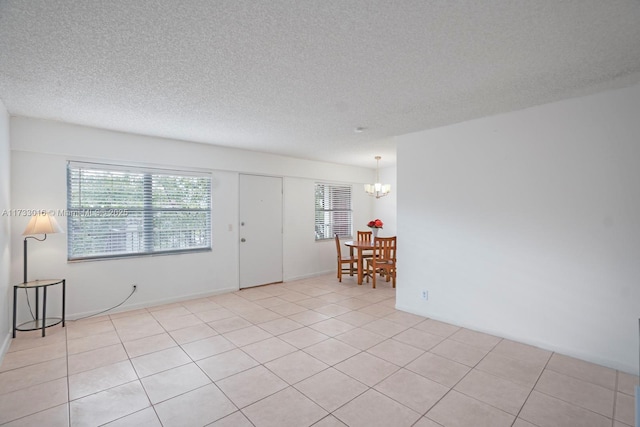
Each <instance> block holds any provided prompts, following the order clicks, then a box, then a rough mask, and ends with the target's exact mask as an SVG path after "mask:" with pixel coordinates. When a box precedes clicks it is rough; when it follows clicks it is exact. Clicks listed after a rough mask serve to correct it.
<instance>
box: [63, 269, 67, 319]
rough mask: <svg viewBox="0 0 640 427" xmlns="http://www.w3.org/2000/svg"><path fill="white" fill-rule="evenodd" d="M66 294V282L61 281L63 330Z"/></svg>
mask: <svg viewBox="0 0 640 427" xmlns="http://www.w3.org/2000/svg"><path fill="white" fill-rule="evenodd" d="M66 293H67V281H66V280H62V327H63V328H64V317H65V315H64V313H65V308H66V307H65V306H66V303H65V302H66V301H67V298H66Z"/></svg>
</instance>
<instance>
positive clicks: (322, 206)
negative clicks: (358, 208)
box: [315, 183, 352, 240]
mask: <svg viewBox="0 0 640 427" xmlns="http://www.w3.org/2000/svg"><path fill="white" fill-rule="evenodd" d="M315 201H316V223H315V227H316V240H323V239H333V238H334V235H335V233H338V236H339V237H350V236H351V235H352V225H351V223H352V221H351V216H352V214H351V186H350V185H337V184H324V183H316V197H315Z"/></svg>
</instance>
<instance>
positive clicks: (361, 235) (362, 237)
mask: <svg viewBox="0 0 640 427" xmlns="http://www.w3.org/2000/svg"><path fill="white" fill-rule="evenodd" d="M372 234H373V233H372V232H371V231H358V232H357V234H356V237H357V238H358V241H360V242H370V241H371V236H372ZM372 256H373V250H366V249H365V250H363V251H362V260H363V262H364V260H365V259H367V258H371V257H372Z"/></svg>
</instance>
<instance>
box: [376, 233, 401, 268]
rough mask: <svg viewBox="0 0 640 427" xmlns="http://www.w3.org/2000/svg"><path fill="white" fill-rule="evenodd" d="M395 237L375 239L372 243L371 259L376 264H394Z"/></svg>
mask: <svg viewBox="0 0 640 427" xmlns="http://www.w3.org/2000/svg"><path fill="white" fill-rule="evenodd" d="M396 241H397V239H396V236H393V237H376V239H375V240H374V242H373V257H374V259H375V260H376V263H377V262H380V261H382V262H388V261H392V262H394V263H395V262H396Z"/></svg>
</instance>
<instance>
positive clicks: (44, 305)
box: [42, 286, 47, 338]
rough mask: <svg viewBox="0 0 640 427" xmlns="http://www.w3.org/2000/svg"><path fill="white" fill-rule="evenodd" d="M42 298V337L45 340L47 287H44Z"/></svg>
mask: <svg viewBox="0 0 640 427" xmlns="http://www.w3.org/2000/svg"><path fill="white" fill-rule="evenodd" d="M43 292H44V294H43V298H42V337H43V338H44V331H45V327H46V326H47V286H45V287H44V291H43Z"/></svg>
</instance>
